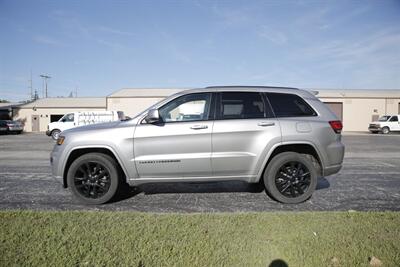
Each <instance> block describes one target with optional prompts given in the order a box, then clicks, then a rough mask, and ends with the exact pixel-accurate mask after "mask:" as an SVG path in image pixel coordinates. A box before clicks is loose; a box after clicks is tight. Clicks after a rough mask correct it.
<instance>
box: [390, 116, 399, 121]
mask: <svg viewBox="0 0 400 267" xmlns="http://www.w3.org/2000/svg"><path fill="white" fill-rule="evenodd" d="M390 121H399V119H398V118H397V116H393V117H391V118H390Z"/></svg>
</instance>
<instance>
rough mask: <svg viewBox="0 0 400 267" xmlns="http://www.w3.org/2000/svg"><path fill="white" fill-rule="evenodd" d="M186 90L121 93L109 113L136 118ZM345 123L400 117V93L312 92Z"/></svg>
mask: <svg viewBox="0 0 400 267" xmlns="http://www.w3.org/2000/svg"><path fill="white" fill-rule="evenodd" d="M181 90H184V89H139V88H137V89H135V88H133V89H129V88H126V89H121V90H119V91H117V92H115V93H113V94H111V95H109V96H107V109H108V110H121V111H124V113H125V115H128V116H130V117H133V116H135V115H136V114H138V113H139V112H141V111H143V110H144V109H146V108H147V107H149V106H151V105H153V104H154V103H156V102H157V101H159V100H161V99H163V98H165V97H167V96H169V95H172V94H174V93H177V92H179V91H181ZM310 90H311V91H314V92H318V94H317V97H318V98H319V99H320V100H321V101H322V102H324V103H326V104H327V105H328V106H329V107H330V108H331V109H332V111H333V112H335V113H336V115H337V116H338V118H340V119H341V120H342V121H343V124H344V128H343V130H344V131H367V130H368V124H369V122H371V121H372V120H375V119H377V118H378V117H379V116H382V115H385V114H400V90H398V89H394V90H380V89H376V90H361V89H360V90H350V89H343V90H337V89H310Z"/></svg>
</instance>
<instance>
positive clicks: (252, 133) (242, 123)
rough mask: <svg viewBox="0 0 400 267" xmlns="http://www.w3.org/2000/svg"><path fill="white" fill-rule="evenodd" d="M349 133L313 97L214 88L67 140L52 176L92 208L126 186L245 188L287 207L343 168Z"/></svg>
mask: <svg viewBox="0 0 400 267" xmlns="http://www.w3.org/2000/svg"><path fill="white" fill-rule="evenodd" d="M341 130H342V123H341V122H340V121H339V120H338V119H337V117H336V116H335V115H334V114H333V113H332V112H331V111H330V110H329V108H327V107H326V106H325V105H324V104H323V103H322V102H321V101H319V100H318V99H317V98H316V97H315V96H314V95H313V94H312V93H310V92H308V91H304V90H299V89H295V88H278V87H247V86H246V87H207V88H204V89H193V90H187V91H183V92H180V93H178V94H175V95H172V96H170V97H168V98H167V99H165V100H163V101H161V102H159V103H157V104H155V105H154V106H152V107H150V108H149V109H147V110H145V111H143V112H142V113H140V114H139V115H137V116H136V117H135V118H133V119H131V120H127V121H117V122H111V123H104V124H95V125H88V126H83V127H78V128H74V129H70V130H66V131H64V132H62V133H61V135H60V137H59V139H58V140H57V144H56V145H55V146H54V149H53V151H52V153H51V164H52V172H53V175H54V177H56V178H57V179H58V180H60V181H61V182H62V183H63V185H64V187H70V188H71V190H72V192H73V194H74V195H75V196H76V197H77V198H78V199H79V200H80V201H82V202H84V203H86V204H102V203H105V202H108V201H109V200H111V199H112V198H113V196H115V195H116V194H117V192H118V189H120V188H121V186H123V185H126V184H128V185H130V186H138V185H140V184H143V183H160V182H203V181H226V180H241V181H245V182H248V183H262V184H263V185H264V186H265V189H266V192H267V194H268V195H269V196H270V197H272V198H273V199H275V200H277V201H280V202H283V203H299V202H303V201H305V200H307V199H308V198H310V197H311V195H312V193H313V192H314V190H315V188H316V186H317V177H318V176H328V175H331V174H334V173H337V172H338V171H339V170H340V168H341V165H342V161H343V156H344V146H343V144H342V143H341V134H340V133H341Z"/></svg>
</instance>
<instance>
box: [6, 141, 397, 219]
mask: <svg viewBox="0 0 400 267" xmlns="http://www.w3.org/2000/svg"><path fill="white" fill-rule="evenodd" d="M343 141H344V143H345V145H346V155H345V160H344V165H343V169H342V170H341V171H340V173H338V174H336V175H333V176H329V177H326V178H320V179H319V182H318V188H317V191H316V192H315V193H314V195H313V197H312V198H311V199H310V200H308V201H307V202H305V203H302V204H298V205H283V204H280V203H277V202H275V201H273V200H271V199H270V198H269V197H268V196H267V195H266V194H265V192H264V191H262V190H261V189H260V188H259V187H258V186H255V185H248V184H245V183H241V182H221V183H208V184H201V183H191V184H179V185H178V184H157V185H150V184H149V185H143V186H141V187H140V188H138V189H137V190H133V189H132V190H128V191H126V192H125V193H124V194H123V195H122V196H121V197H120V199H119V200H117V201H115V202H113V203H109V204H105V205H101V206H84V205H81V204H79V203H78V202H77V201H76V200H75V199H74V198H73V197H72V194H71V193H70V191H69V190H68V189H64V188H62V186H61V185H60V184H59V183H57V182H56V181H55V180H53V178H52V177H51V174H50V165H49V153H50V151H51V149H52V147H53V145H54V142H53V141H52V140H51V138H49V137H47V136H46V135H44V134H33V133H30V134H22V135H1V136H0V209H33V210H134V211H146V212H251V211H276V210H298V211H304V210H319V211H333V210H363V211H368V210H374V211H376V210H400V135H398V134H390V135H369V134H345V135H344V136H343Z"/></svg>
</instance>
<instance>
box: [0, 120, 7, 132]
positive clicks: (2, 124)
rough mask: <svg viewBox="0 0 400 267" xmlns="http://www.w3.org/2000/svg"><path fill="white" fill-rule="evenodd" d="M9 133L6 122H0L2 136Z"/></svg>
mask: <svg viewBox="0 0 400 267" xmlns="http://www.w3.org/2000/svg"><path fill="white" fill-rule="evenodd" d="M7 132H8V126H7V122H6V121H0V134H5V133H7Z"/></svg>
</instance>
